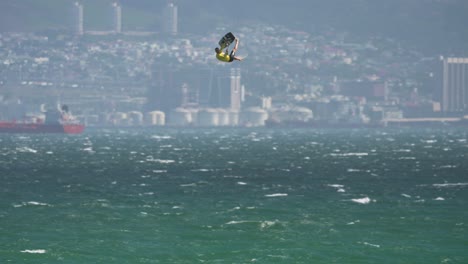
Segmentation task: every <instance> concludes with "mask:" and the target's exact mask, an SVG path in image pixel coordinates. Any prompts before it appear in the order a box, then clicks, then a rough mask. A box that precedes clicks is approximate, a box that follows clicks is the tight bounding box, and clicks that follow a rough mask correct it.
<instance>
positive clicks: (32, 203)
mask: <svg viewBox="0 0 468 264" xmlns="http://www.w3.org/2000/svg"><path fill="white" fill-rule="evenodd" d="M23 206H52V205H50V204H48V203H41V202H36V201H29V202H22V203H21V204H14V205H13V207H15V208H17V207H23Z"/></svg>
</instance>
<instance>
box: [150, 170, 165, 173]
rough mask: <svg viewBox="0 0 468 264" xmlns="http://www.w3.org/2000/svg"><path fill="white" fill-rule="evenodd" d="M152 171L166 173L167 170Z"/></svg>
mask: <svg viewBox="0 0 468 264" xmlns="http://www.w3.org/2000/svg"><path fill="white" fill-rule="evenodd" d="M153 172H154V173H166V172H167V170H153Z"/></svg>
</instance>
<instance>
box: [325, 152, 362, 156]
mask: <svg viewBox="0 0 468 264" xmlns="http://www.w3.org/2000/svg"><path fill="white" fill-rule="evenodd" d="M368 155H369V153H367V152H350V153H331V154H330V156H332V157H348V156H357V157H362V156H368Z"/></svg>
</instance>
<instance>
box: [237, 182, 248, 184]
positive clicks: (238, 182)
mask: <svg viewBox="0 0 468 264" xmlns="http://www.w3.org/2000/svg"><path fill="white" fill-rule="evenodd" d="M237 184H238V185H247V183H245V182H237Z"/></svg>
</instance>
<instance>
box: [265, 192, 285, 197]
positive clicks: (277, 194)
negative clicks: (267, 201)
mask: <svg viewBox="0 0 468 264" xmlns="http://www.w3.org/2000/svg"><path fill="white" fill-rule="evenodd" d="M284 196H288V194H287V193H272V194H265V197H284Z"/></svg>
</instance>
